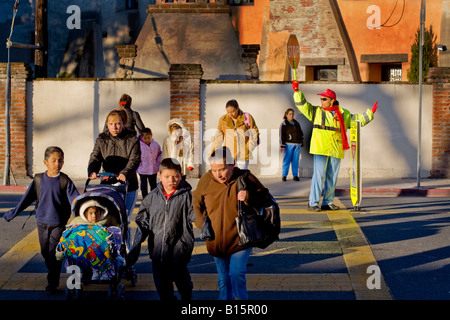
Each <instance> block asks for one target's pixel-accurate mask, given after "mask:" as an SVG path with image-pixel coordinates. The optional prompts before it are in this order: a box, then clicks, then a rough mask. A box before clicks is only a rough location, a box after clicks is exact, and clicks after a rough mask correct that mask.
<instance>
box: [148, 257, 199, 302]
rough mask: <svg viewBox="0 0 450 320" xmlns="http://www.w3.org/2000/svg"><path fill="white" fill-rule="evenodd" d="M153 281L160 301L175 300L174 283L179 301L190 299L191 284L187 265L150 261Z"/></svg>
mask: <svg viewBox="0 0 450 320" xmlns="http://www.w3.org/2000/svg"><path fill="white" fill-rule="evenodd" d="M152 268H153V280H154V281H155V286H156V290H157V291H158V295H159V298H160V299H161V300H175V299H176V297H175V296H174V290H173V282H175V284H176V286H177V289H178V292H179V293H180V295H181V300H191V299H192V288H193V284H192V281H191V275H190V274H189V270H188V267H187V263H174V262H159V261H155V260H152Z"/></svg>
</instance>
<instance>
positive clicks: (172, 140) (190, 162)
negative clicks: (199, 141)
mask: <svg viewBox="0 0 450 320" xmlns="http://www.w3.org/2000/svg"><path fill="white" fill-rule="evenodd" d="M167 131H168V132H169V135H168V136H167V137H166V138H165V139H164V145H163V151H162V158H163V159H165V158H174V159H176V160H177V161H178V162H179V163H180V165H181V176H182V178H183V179H186V174H187V173H188V172H189V171H192V170H194V150H193V149H194V145H193V143H192V139H191V134H190V133H189V130H188V129H187V128H186V125H185V124H184V122H183V121H182V120H181V119H178V118H175V119H171V120H169V122H167Z"/></svg>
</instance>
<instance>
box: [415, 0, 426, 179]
mask: <svg viewBox="0 0 450 320" xmlns="http://www.w3.org/2000/svg"><path fill="white" fill-rule="evenodd" d="M425 6H426V0H422V4H421V7H420V44H419V139H418V142H417V143H418V146H417V187H418V188H419V187H420V151H421V144H422V80H423V45H424V42H425V41H424V37H425V12H426V9H425Z"/></svg>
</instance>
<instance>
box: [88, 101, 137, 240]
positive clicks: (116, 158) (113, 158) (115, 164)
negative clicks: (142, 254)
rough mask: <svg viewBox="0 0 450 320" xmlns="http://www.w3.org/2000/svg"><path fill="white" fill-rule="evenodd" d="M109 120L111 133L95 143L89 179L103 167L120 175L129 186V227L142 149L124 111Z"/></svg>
mask: <svg viewBox="0 0 450 320" xmlns="http://www.w3.org/2000/svg"><path fill="white" fill-rule="evenodd" d="M106 119H107V127H108V131H106V132H103V133H101V134H99V136H98V138H97V140H96V141H95V145H94V150H93V151H92V153H91V156H90V158H89V164H88V176H89V179H96V178H97V177H98V173H99V171H100V168H101V167H103V170H104V171H105V172H112V173H115V174H118V177H117V179H118V180H120V181H123V182H127V183H128V186H127V195H126V198H125V205H126V208H127V214H128V225H129V224H130V216H131V213H132V212H133V209H134V206H135V204H136V198H137V189H138V179H137V175H136V169H137V168H138V167H139V163H140V161H141V146H140V144H139V140H138V138H137V137H136V135H135V133H134V132H130V131H129V130H127V129H126V128H125V127H124V123H125V122H126V114H125V112H124V111H120V110H113V111H111V112H110V113H109V114H108V117H107V118H106ZM127 246H128V248H130V243H127Z"/></svg>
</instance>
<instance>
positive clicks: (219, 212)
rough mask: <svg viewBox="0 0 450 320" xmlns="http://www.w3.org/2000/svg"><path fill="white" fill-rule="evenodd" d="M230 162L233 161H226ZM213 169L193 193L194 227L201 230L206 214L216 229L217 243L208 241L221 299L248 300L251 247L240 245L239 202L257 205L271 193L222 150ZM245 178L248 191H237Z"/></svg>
mask: <svg viewBox="0 0 450 320" xmlns="http://www.w3.org/2000/svg"><path fill="white" fill-rule="evenodd" d="M227 159H229V160H230V161H226V160H227ZM210 164H211V170H210V171H208V172H207V173H206V174H204V175H203V176H202V177H201V179H200V181H199V183H198V185H197V188H196V190H195V191H194V192H193V194H194V202H193V206H194V212H195V217H196V219H195V224H196V226H197V227H198V228H201V227H202V225H203V222H204V220H205V215H206V213H207V214H208V217H209V218H210V220H211V224H212V227H213V230H214V240H211V241H206V248H207V250H208V253H209V254H211V255H212V256H213V257H214V261H215V263H216V267H217V273H218V275H219V299H220V300H232V299H235V298H237V299H239V300H245V299H247V298H248V295H247V287H246V279H245V274H246V272H247V270H246V265H247V260H248V257H249V256H250V253H251V248H247V247H243V246H240V245H239V235H238V233H237V227H236V221H235V219H236V217H237V216H238V210H237V207H238V200H240V201H245V202H246V203H247V204H248V205H250V206H251V205H253V206H257V204H258V203H266V202H267V201H268V199H269V191H268V190H267V189H266V188H265V187H264V186H263V185H262V184H261V182H259V180H258V179H257V178H256V177H255V176H254V175H253V174H251V173H250V172H249V171H248V170H241V169H239V168H237V167H235V166H234V161H233V159H232V156H231V154H230V151H229V149H228V148H226V147H222V148H220V149H217V150H216V151H214V152H213V153H212V154H211V156H210ZM242 175H246V176H245V181H246V185H247V189H246V190H238V178H239V177H240V176H242Z"/></svg>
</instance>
